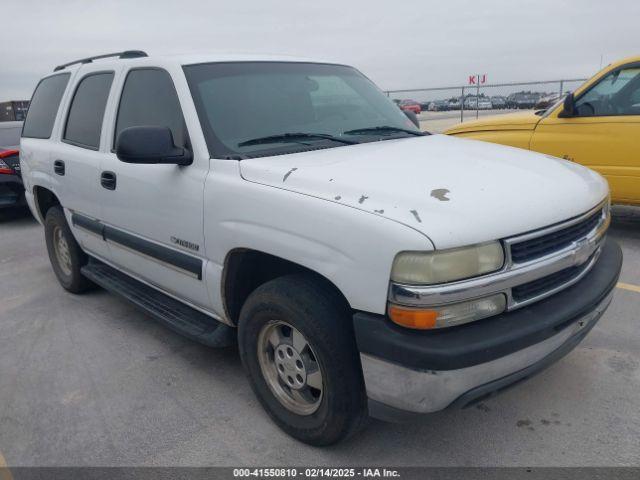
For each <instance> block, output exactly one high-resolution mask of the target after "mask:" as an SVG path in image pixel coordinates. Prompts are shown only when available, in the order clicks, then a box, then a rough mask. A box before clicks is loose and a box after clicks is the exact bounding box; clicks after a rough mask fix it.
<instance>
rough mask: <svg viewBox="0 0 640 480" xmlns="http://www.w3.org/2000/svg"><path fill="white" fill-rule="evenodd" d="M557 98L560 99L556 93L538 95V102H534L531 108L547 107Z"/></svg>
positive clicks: (555, 101)
mask: <svg viewBox="0 0 640 480" xmlns="http://www.w3.org/2000/svg"><path fill="white" fill-rule="evenodd" d="M559 99H560V94H558V93H553V94H550V95H545V96H543V97H540V99H539V100H538V102H537V103H536V104H535V106H534V107H533V108H535V109H536V110H539V109H541V108H549V107H550V106H551V105H553V104H554V103H557V102H558V100H559Z"/></svg>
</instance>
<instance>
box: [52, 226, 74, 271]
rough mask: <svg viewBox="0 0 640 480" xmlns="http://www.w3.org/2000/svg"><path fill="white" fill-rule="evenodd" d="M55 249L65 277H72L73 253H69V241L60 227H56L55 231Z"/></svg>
mask: <svg viewBox="0 0 640 480" xmlns="http://www.w3.org/2000/svg"><path fill="white" fill-rule="evenodd" d="M53 249H54V251H55V254H56V260H57V261H58V266H59V267H60V270H62V272H63V273H64V274H65V275H71V273H72V270H71V252H70V251H69V244H68V243H67V239H66V238H65V236H64V233H63V232H62V229H61V228H60V227H55V228H54V230H53Z"/></svg>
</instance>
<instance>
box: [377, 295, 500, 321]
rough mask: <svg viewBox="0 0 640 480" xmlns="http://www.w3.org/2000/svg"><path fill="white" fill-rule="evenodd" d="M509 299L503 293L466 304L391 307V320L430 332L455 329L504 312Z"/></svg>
mask: <svg viewBox="0 0 640 480" xmlns="http://www.w3.org/2000/svg"><path fill="white" fill-rule="evenodd" d="M506 306H507V299H506V298H505V296H504V295H503V294H502V293H499V294H496V295H491V296H490V297H484V298H477V299H475V300H469V301H466V302H460V303H452V304H450V305H441V306H437V307H428V308H407V307H401V306H398V305H389V318H390V319H391V320H393V322H394V323H397V324H398V325H401V326H403V327H407V328H414V329H418V330H430V329H433V328H443V327H453V326H454V325H461V324H463V323H469V322H474V321H476V320H480V319H481V318H485V317H490V316H492V315H498V314H499V313H502V312H504V310H505V308H506Z"/></svg>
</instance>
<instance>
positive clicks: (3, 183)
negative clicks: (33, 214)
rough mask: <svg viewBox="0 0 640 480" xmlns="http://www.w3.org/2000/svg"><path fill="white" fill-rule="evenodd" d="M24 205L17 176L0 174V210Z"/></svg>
mask: <svg viewBox="0 0 640 480" xmlns="http://www.w3.org/2000/svg"><path fill="white" fill-rule="evenodd" d="M25 205H26V203H25V198H24V185H23V184H22V179H21V178H20V177H19V176H18V175H6V174H0V209H3V208H12V207H23V206H25Z"/></svg>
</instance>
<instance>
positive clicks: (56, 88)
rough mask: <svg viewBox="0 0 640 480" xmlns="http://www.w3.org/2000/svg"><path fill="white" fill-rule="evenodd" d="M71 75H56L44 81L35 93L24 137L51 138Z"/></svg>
mask: <svg viewBox="0 0 640 480" xmlns="http://www.w3.org/2000/svg"><path fill="white" fill-rule="evenodd" d="M69 77H70V74H69V73H63V74H60V75H54V76H52V77H47V78H45V79H44V80H42V81H41V82H40V83H39V84H38V86H37V87H36V90H35V92H33V98H31V104H30V105H29V112H28V113H27V119H26V120H25V122H24V128H23V130H22V136H23V137H29V138H50V137H51V131H52V130H53V123H54V122H55V120H56V114H57V113H58V107H59V106H60V101H61V100H62V95H63V94H64V90H65V88H67V83H69Z"/></svg>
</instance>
